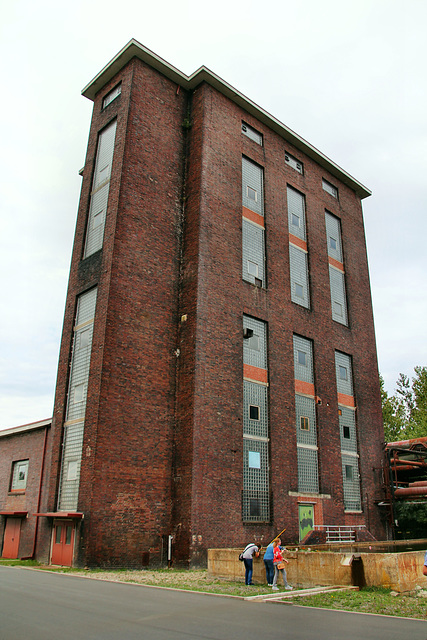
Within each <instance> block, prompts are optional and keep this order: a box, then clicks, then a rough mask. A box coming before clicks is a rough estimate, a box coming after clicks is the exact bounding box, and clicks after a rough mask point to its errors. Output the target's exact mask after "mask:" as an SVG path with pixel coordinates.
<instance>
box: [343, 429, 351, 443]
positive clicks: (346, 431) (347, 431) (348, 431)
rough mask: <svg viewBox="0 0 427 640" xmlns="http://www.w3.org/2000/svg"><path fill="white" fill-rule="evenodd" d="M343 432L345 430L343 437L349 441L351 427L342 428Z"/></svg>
mask: <svg viewBox="0 0 427 640" xmlns="http://www.w3.org/2000/svg"><path fill="white" fill-rule="evenodd" d="M342 430H343V436H344V438H346V439H347V440H349V439H350V427H346V426H344V427H343V428H342Z"/></svg>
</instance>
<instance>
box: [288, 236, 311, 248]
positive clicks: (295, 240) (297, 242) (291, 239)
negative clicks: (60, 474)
mask: <svg viewBox="0 0 427 640" xmlns="http://www.w3.org/2000/svg"><path fill="white" fill-rule="evenodd" d="M289 242H290V243H291V244H295V245H296V246H297V247H299V248H300V249H304V251H307V243H306V241H305V240H301V238H298V237H297V236H294V235H293V233H290V234H289Z"/></svg>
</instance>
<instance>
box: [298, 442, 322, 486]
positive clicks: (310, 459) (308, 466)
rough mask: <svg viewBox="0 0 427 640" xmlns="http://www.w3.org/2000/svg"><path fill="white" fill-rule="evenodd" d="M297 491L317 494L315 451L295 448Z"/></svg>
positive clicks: (300, 447) (317, 477)
mask: <svg viewBox="0 0 427 640" xmlns="http://www.w3.org/2000/svg"><path fill="white" fill-rule="evenodd" d="M297 460H298V491H301V492H307V493H319V474H318V460H317V450H316V449H311V448H305V447H304V446H302V445H298V446H297Z"/></svg>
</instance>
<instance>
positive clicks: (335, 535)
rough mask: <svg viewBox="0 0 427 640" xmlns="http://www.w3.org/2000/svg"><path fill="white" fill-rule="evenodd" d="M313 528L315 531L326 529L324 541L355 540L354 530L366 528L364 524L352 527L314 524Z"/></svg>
mask: <svg viewBox="0 0 427 640" xmlns="http://www.w3.org/2000/svg"><path fill="white" fill-rule="evenodd" d="M313 529H314V530H315V531H326V543H334V542H355V541H356V531H360V530H361V529H366V525H364V524H359V525H355V526H352V527H346V526H340V525H336V524H315V525H314V527H313Z"/></svg>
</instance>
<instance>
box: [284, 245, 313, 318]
mask: <svg viewBox="0 0 427 640" xmlns="http://www.w3.org/2000/svg"><path fill="white" fill-rule="evenodd" d="M289 267H290V277H291V300H292V302H294V303H295V304H299V305H300V306H302V307H305V308H306V309H309V308H310V292H309V285H308V256H307V253H306V252H305V251H302V250H301V249H298V247H295V246H294V245H293V244H290V245H289Z"/></svg>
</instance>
